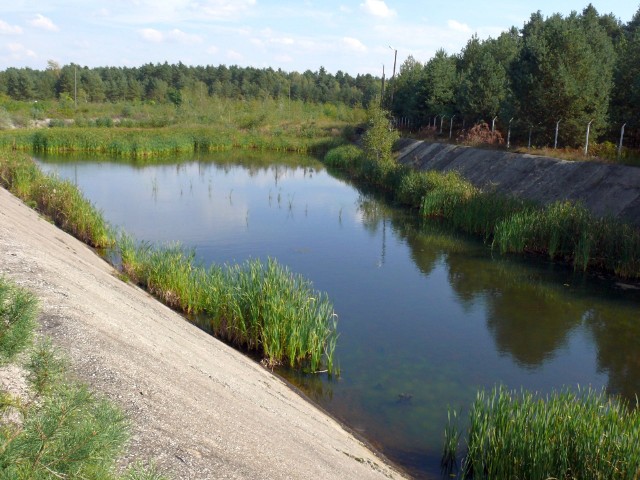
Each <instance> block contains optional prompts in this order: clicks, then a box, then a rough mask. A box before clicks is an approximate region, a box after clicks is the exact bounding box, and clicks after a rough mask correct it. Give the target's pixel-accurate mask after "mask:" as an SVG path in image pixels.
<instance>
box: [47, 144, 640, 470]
mask: <svg viewBox="0 0 640 480" xmlns="http://www.w3.org/2000/svg"><path fill="white" fill-rule="evenodd" d="M40 163H41V165H42V167H43V168H44V169H45V170H47V171H55V172H57V173H58V174H59V175H60V176H61V177H64V178H68V179H70V180H71V181H73V182H75V183H76V184H77V185H78V186H79V187H80V188H81V190H82V191H83V192H84V193H85V195H86V196H87V197H88V198H89V199H90V200H91V201H92V202H93V203H94V204H95V205H96V206H97V207H98V208H99V209H101V210H102V211H103V213H104V215H105V217H106V218H107V220H108V221H109V222H110V223H111V224H112V225H114V226H118V227H122V228H123V229H124V230H125V231H127V232H128V233H129V234H132V235H133V236H135V237H136V238H137V239H138V240H145V241H149V242H154V243H166V242H175V241H179V242H181V243H182V244H183V245H184V246H186V247H189V248H193V249H194V250H195V253H196V255H197V257H198V259H200V260H201V261H203V262H205V263H211V262H216V263H225V262H229V263H231V262H233V263H235V262H243V261H244V260H246V259H248V258H260V259H263V260H266V259H267V258H268V257H272V258H276V259H277V260H278V262H279V263H281V264H283V265H286V266H288V267H289V268H290V269H291V270H292V271H294V272H296V273H300V274H302V275H304V276H305V277H306V278H308V279H310V280H311V281H312V282H313V284H314V287H315V288H316V289H318V290H322V291H325V292H327V293H328V295H329V298H330V299H331V300H332V302H333V304H334V307H335V311H336V313H337V314H338V318H339V321H338V330H339V339H338V347H337V350H336V358H337V361H338V363H339V365H340V369H341V375H340V377H339V378H337V379H336V378H334V379H331V378H328V377H327V376H326V375H302V374H298V373H296V372H292V371H288V370H286V369H282V370H280V371H278V373H279V374H281V375H282V376H284V377H285V378H287V379H288V380H289V381H291V382H292V383H294V384H295V385H297V386H299V387H300V388H301V389H302V390H303V391H304V392H305V393H306V394H307V395H308V396H309V397H310V398H311V399H312V400H313V401H315V402H317V403H318V404H319V405H320V406H321V407H322V408H324V409H325V410H327V411H328V412H329V413H331V414H332V415H333V416H335V417H336V418H338V419H339V420H341V421H342V422H344V423H345V424H346V425H347V426H348V427H350V428H351V429H352V430H353V431H354V432H356V433H357V434H359V435H361V436H362V437H363V438H365V439H366V440H368V441H369V442H370V443H371V444H372V445H373V446H374V447H375V448H377V449H379V450H380V451H381V452H382V453H383V454H385V455H386V456H387V457H388V458H390V459H391V460H392V461H393V462H396V463H397V464H399V465H401V466H402V467H404V468H405V469H407V470H408V471H409V472H410V473H411V474H412V475H414V476H416V477H424V478H439V477H440V471H439V461H440V453H441V446H442V438H443V429H444V425H445V423H446V417H447V408H448V407H452V408H455V409H457V410H459V411H461V412H462V413H463V414H464V411H465V409H466V408H467V407H468V406H469V405H470V404H471V402H472V401H473V400H474V398H475V394H476V392H477V390H478V389H481V388H487V389H491V388H493V387H494V386H495V385H499V384H502V385H505V386H507V387H509V388H514V389H519V388H521V387H523V388H526V389H530V390H536V391H541V392H548V391H550V390H551V389H558V388H562V387H564V386H567V387H576V386H577V385H580V386H592V387H594V388H596V389H600V388H603V387H606V388H607V390H608V391H609V392H611V393H616V394H621V395H623V396H624V397H625V398H627V399H630V400H633V401H634V402H635V395H636V394H638V393H640V348H638V345H640V321H639V317H640V316H639V312H640V308H639V307H640V291H638V290H637V289H635V288H634V287H633V286H632V285H625V284H622V283H616V282H615V281H613V280H610V279H606V278H600V277H598V276H595V275H584V274H581V273H574V272H573V271H572V270H570V269H567V268H565V267H561V266H557V265H553V264H551V263H550V262H548V261H545V260H544V259H536V260H527V259H522V258H507V257H504V256H500V255H498V254H496V253H495V252H491V250H490V249H489V248H488V247H487V246H486V245H484V244H482V243H481V242H479V241H477V240H474V239H469V238H466V237H464V236H462V235H459V234H455V233H452V232H448V231H447V230H446V229H444V228H443V227H442V226H440V225H439V224H438V223H437V222H419V221H418V220H417V219H416V215H415V214H408V213H407V212H405V211H401V210H398V209H394V208H392V207H390V206H389V205H386V204H385V203H384V201H382V200H380V199H376V198H374V197H373V196H371V195H369V194H366V193H363V192H362V191H359V190H358V189H357V188H354V187H353V186H352V185H350V184H349V183H348V182H346V181H345V180H342V179H340V178H337V177H335V176H333V175H331V174H330V173H329V172H327V171H326V170H325V169H324V167H323V165H322V164H321V163H318V162H317V161H315V160H313V159H311V158H308V157H300V156H290V155H287V156H285V155H279V156H277V155H273V154H271V155H264V154H256V153H252V152H245V151H241V152H232V153H224V154H219V155H214V156H208V157H207V158H193V159H189V160H182V161H177V160H176V161H174V162H167V163H163V164H159V165H140V164H135V163H126V162H122V161H118V162H115V161H114V162H110V161H104V160H91V159H89V160H87V159H76V158H52V157H48V158H46V159H40Z"/></svg>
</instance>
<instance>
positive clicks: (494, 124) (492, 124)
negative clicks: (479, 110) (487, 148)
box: [491, 115, 498, 133]
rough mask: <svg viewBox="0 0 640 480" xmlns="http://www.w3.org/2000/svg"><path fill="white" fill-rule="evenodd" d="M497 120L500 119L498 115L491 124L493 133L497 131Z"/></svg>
mask: <svg viewBox="0 0 640 480" xmlns="http://www.w3.org/2000/svg"><path fill="white" fill-rule="evenodd" d="M496 118H498V116H497V115H496V116H495V117H493V121H492V122H491V133H493V132H495V131H496Z"/></svg>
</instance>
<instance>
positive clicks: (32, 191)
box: [0, 151, 114, 248]
mask: <svg viewBox="0 0 640 480" xmlns="http://www.w3.org/2000/svg"><path fill="white" fill-rule="evenodd" d="M0 186H2V187H4V188H6V189H7V190H9V191H10V192H11V193H13V194H14V195H15V196H17V197H18V198H20V199H21V200H22V201H24V202H25V203H26V204H27V205H29V206H31V207H32V208H35V209H36V210H38V211H39V212H41V213H42V214H43V215H45V216H47V217H49V218H50V219H51V220H53V222H54V223H55V224H56V225H57V226H58V227H60V228H61V229H62V230H64V231H66V232H68V233H70V234H71V235H73V236H75V237H76V238H78V239H79V240H82V241H83V242H85V243H87V244H88V245H91V246H92V247H99V248H100V247H108V246H111V245H113V242H114V236H113V234H112V232H111V231H110V229H109V227H108V225H107V223H106V222H105V220H104V218H103V217H102V215H101V214H100V212H99V211H98V210H97V209H96V208H95V207H94V206H93V205H92V204H91V202H89V201H88V200H87V199H86V198H84V197H83V196H82V194H81V193H80V191H79V190H78V189H77V187H76V186H75V185H73V184H72V183H71V182H68V181H65V180H60V179H58V178H56V177H52V176H47V175H45V174H44V173H42V171H41V170H40V169H39V168H38V167H37V165H36V164H35V163H34V162H33V161H32V160H31V159H30V158H29V157H27V156H26V155H25V154H22V153H19V152H15V151H4V152H2V153H0Z"/></svg>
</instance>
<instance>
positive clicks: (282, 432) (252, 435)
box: [0, 188, 402, 479]
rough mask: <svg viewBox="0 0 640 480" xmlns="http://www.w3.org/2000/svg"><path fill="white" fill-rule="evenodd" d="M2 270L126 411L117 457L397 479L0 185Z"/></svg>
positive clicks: (172, 466) (176, 465)
mask: <svg viewBox="0 0 640 480" xmlns="http://www.w3.org/2000/svg"><path fill="white" fill-rule="evenodd" d="M0 275H5V276H7V277H8V278H10V279H13V280H14V281H16V282H17V283H18V284H20V285H23V286H25V287H27V288H29V289H30V290H32V291H33V292H34V293H35V294H36V295H37V296H38V298H40V301H41V312H42V313H41V315H40V321H41V325H42V330H43V333H45V334H47V335H50V336H52V337H53V339H54V343H56V344H58V345H60V346H61V347H62V348H63V350H65V351H66V352H68V354H69V356H70V359H71V362H72V366H73V370H74V372H75V373H76V374H77V375H78V377H80V379H81V380H83V381H86V382H88V383H89V384H90V385H91V386H92V387H93V388H94V389H95V390H97V391H99V392H103V393H104V394H105V395H106V396H108V397H110V398H112V399H113V400H115V401H116V402H117V403H118V404H120V405H121V406H122V408H124V410H125V411H126V412H127V414H128V415H129V417H130V418H131V419H132V422H133V438H132V440H131V442H130V449H129V453H128V456H127V457H126V458H125V459H123V461H122V463H123V464H127V463H128V462H130V461H134V460H143V461H146V460H153V461H155V462H156V463H157V465H158V466H159V467H160V469H161V470H163V471H165V472H167V473H168V474H170V475H171V476H172V477H173V478H176V479H209V478H211V479H213V478H216V479H218V478H246V479H285V478H287V479H289V478H294V479H295V478H299V479H309V478H322V479H345V478H358V479H380V478H402V475H401V474H399V473H398V472H397V471H395V470H394V469H393V468H391V467H390V466H388V465H387V464H385V463H384V461H383V460H381V459H380V458H378V457H377V456H376V455H375V454H374V453H372V452H371V451H370V450H369V449H368V448H366V446H365V445H363V444H362V443H361V442H360V441H358V440H357V439H356V438H354V437H353V436H352V435H350V434H349V433H348V432H347V431H345V430H344V429H343V428H342V427H341V426H340V425H339V424H338V423H337V422H336V421H334V420H333V419H331V418H330V417H328V416H327V415H325V414H324V413H322V412H321V411H320V410H319V409H317V408H315V407H314V406H313V405H311V404H310V403H308V402H307V401H305V400H304V399H303V398H302V397H300V396H299V395H297V394H296V393H294V392H293V391H292V390H291V389H290V388H288V386H287V385H285V384H284V382H282V381H281V380H279V379H278V378H277V377H275V376H274V375H272V374H271V373H270V372H268V371H266V370H265V369H263V368H262V367H260V366H259V365H257V364H256V363H254V362H252V361H250V360H249V359H247V358H246V357H244V356H243V355H241V354H240V353H238V352H236V351H235V350H233V349H231V348H229V347H227V346H226V345H224V344H223V343H221V342H219V341H217V340H215V339H214V338H212V337H210V336H209V335H207V334H205V333H204V332H202V331H200V330H199V329H197V328H196V327H194V326H192V325H191V324H189V323H188V322H186V321H185V320H184V319H183V318H182V317H180V316H179V315H177V314H176V313H175V312H173V311H172V310H170V309H168V308H166V307H165V306H164V305H162V304H161V303H159V302H157V301H156V300H154V299H153V298H151V297H150V296H149V295H147V294H146V293H145V292H144V291H142V290H140V289H139V288H137V287H135V286H132V285H129V284H126V283H124V282H123V281H121V280H119V279H118V278H117V276H116V272H115V271H114V270H113V268H112V267H111V266H109V265H108V264H107V263H105V262H104V261H103V260H102V259H100V258H99V257H98V256H97V255H96V254H94V252H93V251H92V250H91V249H89V248H88V247H86V246H85V245H84V244H82V243H80V242H78V241H76V240H75V239H74V238H72V237H71V236H69V235H67V234H65V233H63V232H62V231H60V230H58V229H57V228H56V227H54V226H53V225H51V224H50V223H48V222H47V221H46V220H44V219H42V218H40V217H39V216H38V215H37V214H36V213H35V212H33V211H32V210H30V209H29V208H27V207H26V206H25V205H23V204H22V203H21V202H20V201H18V200H17V199H16V198H15V197H13V196H12V195H11V194H9V193H8V192H7V191H5V190H3V189H1V188H0Z"/></svg>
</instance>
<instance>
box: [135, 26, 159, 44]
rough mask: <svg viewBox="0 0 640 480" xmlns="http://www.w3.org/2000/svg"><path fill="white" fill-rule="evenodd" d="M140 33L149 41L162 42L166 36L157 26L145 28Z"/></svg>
mask: <svg viewBox="0 0 640 480" xmlns="http://www.w3.org/2000/svg"><path fill="white" fill-rule="evenodd" d="M139 33H140V35H141V36H142V38H144V39H145V40H147V41H148V42H154V43H160V42H162V39H163V38H164V36H163V35H162V32H161V31H159V30H156V29H155V28H143V29H142V30H140V31H139Z"/></svg>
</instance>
